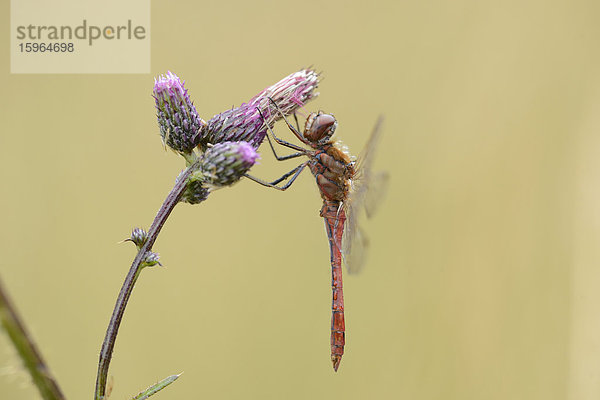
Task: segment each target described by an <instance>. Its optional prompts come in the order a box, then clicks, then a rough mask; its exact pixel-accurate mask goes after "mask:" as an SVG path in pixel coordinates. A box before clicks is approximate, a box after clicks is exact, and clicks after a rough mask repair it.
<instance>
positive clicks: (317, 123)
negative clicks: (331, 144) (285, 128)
mask: <svg viewBox="0 0 600 400" xmlns="http://www.w3.org/2000/svg"><path fill="white" fill-rule="evenodd" d="M335 128H337V120H336V119H335V117H334V116H333V115H332V114H325V113H323V112H321V111H320V112H319V113H318V114H316V115H315V114H311V115H310V116H309V118H308V120H307V121H306V127H305V129H304V137H305V138H306V139H308V140H309V141H311V142H313V143H316V142H320V143H323V142H327V141H329V139H330V138H331V136H333V134H334V132H335Z"/></svg>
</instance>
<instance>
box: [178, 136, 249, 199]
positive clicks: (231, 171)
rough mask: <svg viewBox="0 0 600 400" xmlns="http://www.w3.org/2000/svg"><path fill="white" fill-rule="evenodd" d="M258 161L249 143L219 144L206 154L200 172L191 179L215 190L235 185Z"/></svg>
mask: <svg viewBox="0 0 600 400" xmlns="http://www.w3.org/2000/svg"><path fill="white" fill-rule="evenodd" d="M258 159H259V155H258V153H257V152H256V150H255V149H254V147H252V145H250V144H249V143H248V142H224V143H217V144H216V145H214V146H212V147H210V148H209V149H208V150H207V151H206V152H205V153H204V155H203V156H202V159H201V160H200V167H199V170H198V172H197V173H196V174H193V175H192V176H191V177H190V178H191V181H194V180H201V181H202V182H204V183H205V184H206V185H207V186H208V187H209V188H214V189H218V188H221V187H224V186H229V185H233V184H234V183H235V182H237V181H238V180H240V179H241V178H242V176H244V174H245V173H246V172H248V170H249V169H250V168H251V167H252V166H253V165H254V164H255V163H256V162H257V161H258Z"/></svg>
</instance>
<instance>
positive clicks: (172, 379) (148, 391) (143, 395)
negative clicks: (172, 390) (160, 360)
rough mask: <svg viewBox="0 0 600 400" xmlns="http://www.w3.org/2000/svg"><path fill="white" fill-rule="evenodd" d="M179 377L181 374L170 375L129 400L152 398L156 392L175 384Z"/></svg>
mask: <svg viewBox="0 0 600 400" xmlns="http://www.w3.org/2000/svg"><path fill="white" fill-rule="evenodd" d="M182 373H183V372H182ZM180 376H181V374H177V375H171V376H169V377H167V378H165V379H163V380H162V381H160V382H158V383H155V384H154V385H152V386H150V387H149V388H148V389H146V390H144V391H143V392H140V393H138V394H137V396H135V397H132V398H131V400H146V399H147V398H148V397H150V396H152V395H153V394H156V393H157V392H160V391H161V390H163V389H164V388H166V387H167V386H169V385H170V384H171V383H173V382H175V381H176V380H177V378H179V377H180Z"/></svg>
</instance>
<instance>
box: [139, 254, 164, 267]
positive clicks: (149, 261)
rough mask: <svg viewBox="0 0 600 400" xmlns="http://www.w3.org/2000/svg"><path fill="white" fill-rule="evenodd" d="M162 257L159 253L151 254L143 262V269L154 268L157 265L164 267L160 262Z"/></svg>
mask: <svg viewBox="0 0 600 400" xmlns="http://www.w3.org/2000/svg"><path fill="white" fill-rule="evenodd" d="M159 259H160V256H159V255H158V253H154V252H150V253H148V254H147V255H146V259H145V260H144V261H143V262H142V268H145V267H154V266H155V265H156V264H158V265H160V266H161V267H162V264H161V263H160V261H159Z"/></svg>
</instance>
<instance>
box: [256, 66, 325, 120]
mask: <svg viewBox="0 0 600 400" xmlns="http://www.w3.org/2000/svg"><path fill="white" fill-rule="evenodd" d="M318 86H319V74H317V73H316V72H315V71H314V70H312V69H302V70H300V71H298V72H295V73H293V74H291V75H288V76H286V77H285V78H283V79H282V80H280V81H279V82H277V83H276V84H274V85H273V86H269V87H268V88H266V89H265V90H263V91H262V92H260V93H259V94H258V95H256V96H255V97H254V98H253V99H252V100H250V102H251V103H255V104H258V105H259V106H260V108H261V111H262V113H263V115H264V116H265V118H266V119H267V120H268V123H269V124H270V125H271V126H272V125H273V124H274V123H275V121H277V120H279V119H280V118H281V114H280V113H278V112H275V110H273V106H272V104H270V101H269V98H271V99H272V100H273V101H274V102H275V104H277V106H278V107H279V109H280V110H281V111H282V112H283V114H284V115H291V114H293V113H294V112H295V111H296V110H297V109H298V108H300V107H303V106H304V105H305V104H306V103H307V102H309V101H310V100H312V99H313V98H315V97H317V96H318V95H319V93H316V92H315V89H316V88H317V87H318Z"/></svg>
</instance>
